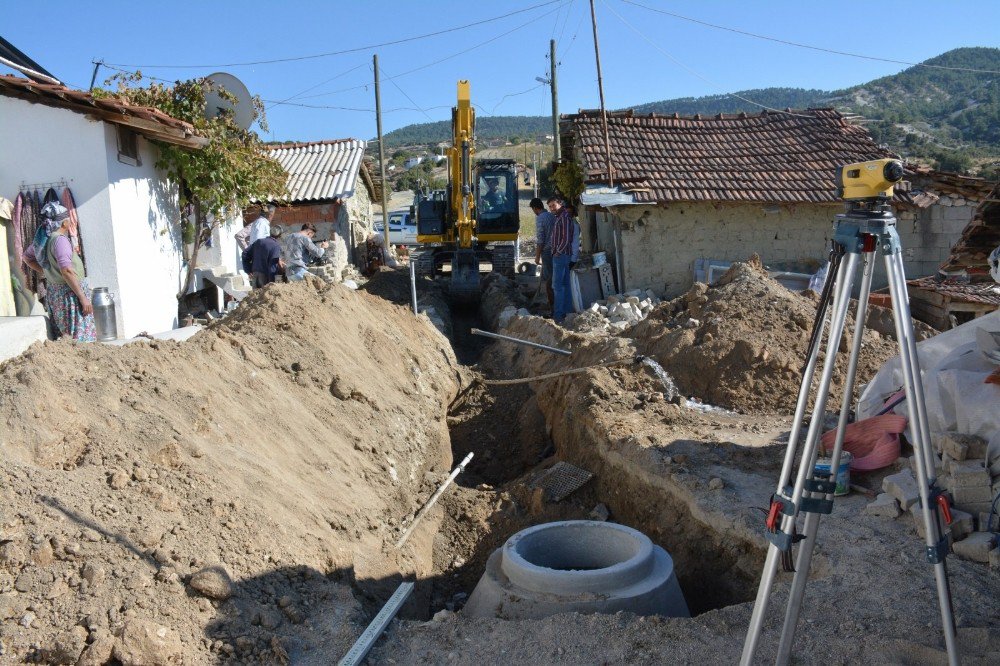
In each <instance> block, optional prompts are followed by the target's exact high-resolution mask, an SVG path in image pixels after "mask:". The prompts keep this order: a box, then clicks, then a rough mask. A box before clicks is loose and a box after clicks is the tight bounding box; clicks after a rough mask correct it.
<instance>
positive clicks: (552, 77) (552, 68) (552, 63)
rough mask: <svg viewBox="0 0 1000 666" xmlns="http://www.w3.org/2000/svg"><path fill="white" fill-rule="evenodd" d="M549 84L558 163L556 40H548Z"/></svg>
mask: <svg viewBox="0 0 1000 666" xmlns="http://www.w3.org/2000/svg"><path fill="white" fill-rule="evenodd" d="M591 7H593V3H591ZM598 71H600V65H598ZM599 76H600V75H599V74H598V77H599ZM549 83H550V84H551V85H552V145H553V146H555V152H554V154H553V157H552V159H553V160H555V161H556V162H558V161H559V160H560V159H562V144H561V143H560V141H559V88H558V86H557V85H556V40H554V39H550V40H549ZM602 94H603V93H602Z"/></svg>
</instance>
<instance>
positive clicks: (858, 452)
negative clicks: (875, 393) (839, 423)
mask: <svg viewBox="0 0 1000 666" xmlns="http://www.w3.org/2000/svg"><path fill="white" fill-rule="evenodd" d="M904 430H906V417H905V416H900V415H898V414H883V415H881V416H872V417H871V418H867V419H862V420H861V421H855V422H854V423H849V424H848V425H847V430H846V432H845V433H844V450H845V451H850V452H851V455H852V456H853V457H852V458H851V469H853V470H857V471H859V472H868V471H871V470H874V469H882V468H883V467H888V466H889V465H891V464H892V463H893V462H895V460H896V459H897V458H899V434H900V433H901V432H903V431H904ZM836 438H837V431H836V430H831V431H829V432H826V433H823V437H822V439H821V440H820V441H821V443H822V447H823V448H824V449H826V450H828V451H829V450H831V449H833V444H834V441H835V440H836Z"/></svg>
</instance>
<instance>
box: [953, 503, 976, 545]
mask: <svg viewBox="0 0 1000 666" xmlns="http://www.w3.org/2000/svg"><path fill="white" fill-rule="evenodd" d="M972 515H973V514H971V513H968V512H966V511H962V510H961V509H952V510H951V536H952V537H953V538H955V540H958V539H961V538H963V537H964V536H966V535H967V534H972V533H973V532H974V531H975V529H976V525H975V521H974V520H973V518H972Z"/></svg>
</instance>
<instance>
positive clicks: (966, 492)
mask: <svg viewBox="0 0 1000 666" xmlns="http://www.w3.org/2000/svg"><path fill="white" fill-rule="evenodd" d="M951 496H952V499H954V500H955V504H970V503H974V502H990V501H992V500H993V492H992V491H991V490H990V487H989V486H975V487H963V486H955V487H954V488H952V489H951Z"/></svg>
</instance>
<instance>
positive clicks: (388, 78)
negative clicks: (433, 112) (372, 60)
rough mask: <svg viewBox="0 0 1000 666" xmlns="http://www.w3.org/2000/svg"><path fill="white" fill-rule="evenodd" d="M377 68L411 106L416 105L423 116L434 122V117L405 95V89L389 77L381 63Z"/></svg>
mask: <svg viewBox="0 0 1000 666" xmlns="http://www.w3.org/2000/svg"><path fill="white" fill-rule="evenodd" d="M379 70H381V72H382V73H383V74H385V75H386V81H388V82H389V83H391V84H392V86H393V87H394V88H395V89H396V90H398V91H399V92H401V93H402V94H403V97H405V98H406V99H408V100H410V104H412V105H413V106H415V107H417V110H418V111H420V113H422V114H424V117H426V118H427V120H429V121H431V122H434V119H433V118H431V116H430V114H429V113H427V112H426V111H424V110H423V109H422V108H421V107H420V105H419V104H417V103H416V102H414V101H413V98H412V97H410V96H409V95H407V94H406V91H405V90H403V89H402V88H400V87H399V84H397V83H396V81H395V80H394V79H393V77H391V76H389V75H388V73H387V72H386V71H385V67H382V66H381V65H379Z"/></svg>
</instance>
